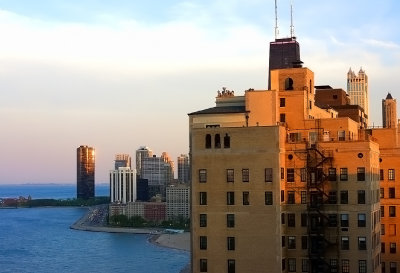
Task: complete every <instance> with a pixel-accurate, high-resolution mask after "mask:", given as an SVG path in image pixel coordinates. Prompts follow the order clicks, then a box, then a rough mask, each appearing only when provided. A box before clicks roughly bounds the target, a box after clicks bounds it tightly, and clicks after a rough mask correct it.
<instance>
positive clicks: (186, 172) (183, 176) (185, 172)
mask: <svg viewBox="0 0 400 273" xmlns="http://www.w3.org/2000/svg"><path fill="white" fill-rule="evenodd" d="M178 182H179V183H186V184H187V183H189V182H190V163H189V156H188V155H185V154H181V155H180V156H178Z"/></svg>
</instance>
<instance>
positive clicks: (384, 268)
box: [381, 262, 397, 273]
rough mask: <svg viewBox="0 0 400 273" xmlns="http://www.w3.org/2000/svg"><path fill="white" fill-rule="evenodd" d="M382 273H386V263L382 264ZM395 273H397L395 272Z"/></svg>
mask: <svg viewBox="0 0 400 273" xmlns="http://www.w3.org/2000/svg"><path fill="white" fill-rule="evenodd" d="M381 269H382V270H381V273H386V265H385V262H381ZM395 273H397V272H395Z"/></svg>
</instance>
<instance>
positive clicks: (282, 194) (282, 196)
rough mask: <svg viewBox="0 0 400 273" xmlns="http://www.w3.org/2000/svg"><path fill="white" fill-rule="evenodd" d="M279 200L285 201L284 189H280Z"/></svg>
mask: <svg viewBox="0 0 400 273" xmlns="http://www.w3.org/2000/svg"><path fill="white" fill-rule="evenodd" d="M281 202H285V191H284V190H281Z"/></svg>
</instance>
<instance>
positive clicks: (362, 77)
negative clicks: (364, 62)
mask: <svg viewBox="0 0 400 273" xmlns="http://www.w3.org/2000/svg"><path fill="white" fill-rule="evenodd" d="M347 93H348V94H349V96H350V103H351V104H353V105H359V106H361V107H362V108H363V109H364V113H365V116H366V118H367V122H368V119H369V87H368V76H367V74H365V71H364V70H363V69H362V68H360V71H358V75H356V73H354V71H353V70H351V68H350V69H349V72H347ZM367 125H368V124H367Z"/></svg>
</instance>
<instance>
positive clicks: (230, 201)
mask: <svg viewBox="0 0 400 273" xmlns="http://www.w3.org/2000/svg"><path fill="white" fill-rule="evenodd" d="M226 204H227V205H235V192H233V191H228V192H227V193H226Z"/></svg>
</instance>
